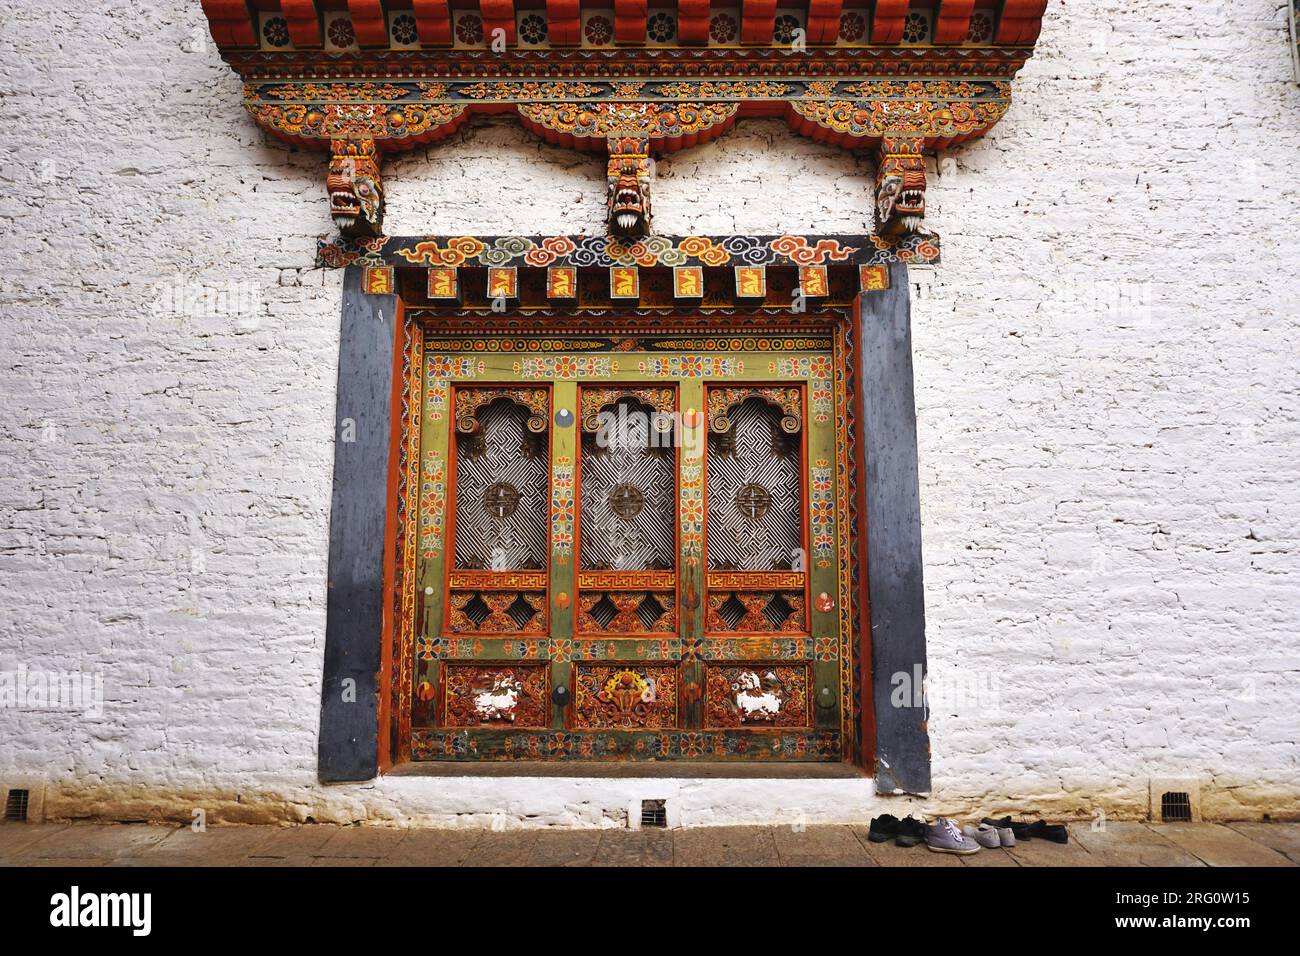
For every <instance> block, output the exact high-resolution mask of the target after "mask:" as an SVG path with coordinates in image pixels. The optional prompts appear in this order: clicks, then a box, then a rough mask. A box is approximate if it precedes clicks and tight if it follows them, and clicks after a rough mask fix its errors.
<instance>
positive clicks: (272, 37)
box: [262, 17, 289, 47]
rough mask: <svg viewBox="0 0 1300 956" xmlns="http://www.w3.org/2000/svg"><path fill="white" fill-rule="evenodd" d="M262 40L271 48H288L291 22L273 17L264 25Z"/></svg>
mask: <svg viewBox="0 0 1300 956" xmlns="http://www.w3.org/2000/svg"><path fill="white" fill-rule="evenodd" d="M262 38H263V39H264V40H266V42H267V44H268V45H269V46H274V47H282V46H288V45H289V22H288V21H287V20H285V18H284V17H271V18H270V19H269V20H267V21H266V22H265V23H263V24H262Z"/></svg>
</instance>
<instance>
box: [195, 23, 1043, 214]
mask: <svg viewBox="0 0 1300 956" xmlns="http://www.w3.org/2000/svg"><path fill="white" fill-rule="evenodd" d="M657 2H658V4H659V5H658V6H656V5H655V4H656V3H657ZM783 2H788V0H712V2H711V0H677V2H676V3H675V5H674V4H673V3H672V2H670V0H201V3H202V5H203V9H204V11H205V13H206V14H207V17H208V21H209V24H210V26H211V30H212V35H213V37H214V38H215V39H216V41H217V44H218V46H219V48H220V50H221V54H222V56H223V58H224V59H225V60H226V62H227V63H228V64H229V65H230V66H231V67H232V68H233V69H234V70H235V71H236V72H238V74H239V75H240V76H241V77H242V78H243V80H244V105H245V106H246V107H247V109H248V111H249V112H250V113H251V114H252V116H253V117H254V119H256V121H257V123H258V124H259V125H260V126H262V127H263V128H264V129H266V130H267V131H269V132H270V133H272V134H274V135H275V136H278V137H280V138H281V139H283V140H286V141H288V142H291V143H296V144H299V145H302V146H306V147H310V148H317V149H322V150H325V149H328V150H329V151H330V156H331V159H330V166H329V175H328V178H327V188H328V190H329V193H330V201H331V213H332V215H333V216H334V218H335V221H336V222H337V223H338V225H339V227H340V231H341V232H342V233H343V234H344V235H345V236H350V237H354V238H355V237H365V236H378V235H382V221H383V186H382V179H381V176H380V162H381V159H382V156H383V155H384V154H385V153H389V152H395V151H399V150H404V149H412V148H415V147H419V146H423V145H426V144H428V143H432V142H434V141H436V140H439V139H443V138H445V137H447V136H449V135H450V134H452V133H453V132H455V131H456V130H457V129H459V128H460V127H461V126H462V125H463V124H464V123H465V122H466V121H467V120H468V119H469V118H470V117H472V116H473V115H475V114H488V113H510V114H514V115H517V116H518V117H519V119H520V121H521V122H522V123H523V125H524V126H525V127H526V128H528V129H529V130H531V131H532V132H534V133H536V134H537V135H539V136H541V137H542V138H544V139H545V140H547V141H548V142H551V143H555V144H558V145H562V146H567V147H571V148H575V149H581V150H589V151H597V152H605V153H607V154H608V156H609V164H608V172H607V196H608V200H607V201H608V209H607V212H608V221H609V228H610V232H611V233H612V234H614V235H615V236H620V237H637V236H644V235H646V234H648V233H650V231H651V227H650V181H651V177H652V171H653V164H652V161H651V156H652V155H653V154H655V153H668V152H672V151H675V150H679V149H684V148H686V147H690V146H694V145H697V144H699V143H704V142H708V141H709V140H712V139H715V138H716V137H718V136H720V135H721V134H722V133H724V132H726V131H727V130H728V129H730V128H731V127H732V126H733V125H734V124H735V122H736V121H737V120H738V119H740V118H743V117H749V116H766V117H783V118H784V119H785V120H786V121H787V122H788V123H789V124H790V126H791V127H792V128H793V129H794V130H795V131H797V132H799V133H801V134H803V135H806V136H809V137H812V138H814V139H817V140H821V141H824V142H828V143H833V144H836V145H838V146H842V147H846V148H849V149H863V150H870V151H873V152H874V153H875V154H876V156H877V177H876V197H875V215H876V225H877V231H878V232H879V233H880V234H881V235H882V236H886V237H899V236H906V235H909V234H918V233H919V234H926V233H925V228H924V213H925V184H926V182H925V164H924V159H923V155H924V153H925V151H927V150H934V149H941V148H946V147H948V146H951V145H953V144H955V143H960V142H962V141H964V140H968V139H972V138H974V137H978V136H981V135H983V134H984V133H985V132H987V131H988V130H989V129H990V128H992V126H993V125H994V124H996V123H997V122H998V120H999V119H1001V118H1002V116H1003V115H1004V114H1005V113H1006V111H1007V108H1008V106H1009V104H1010V97H1011V81H1012V79H1013V78H1014V76H1015V75H1016V73H1017V71H1018V70H1019V69H1020V68H1021V67H1022V66H1023V65H1024V63H1025V61H1026V60H1027V58H1028V57H1029V56H1030V55H1031V54H1032V52H1033V45H1034V42H1035V40H1036V39H1037V37H1038V32H1039V29H1040V26H1041V22H1042V17H1043V13H1044V11H1045V8H1046V6H1047V0H921V2H914V0H874V2H871V0H802V2H799V3H794V2H789V5H788V6H781V3H783Z"/></svg>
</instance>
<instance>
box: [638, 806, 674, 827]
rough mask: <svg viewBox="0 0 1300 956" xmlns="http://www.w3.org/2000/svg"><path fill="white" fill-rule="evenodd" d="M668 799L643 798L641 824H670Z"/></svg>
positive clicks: (652, 825) (661, 825) (660, 825)
mask: <svg viewBox="0 0 1300 956" xmlns="http://www.w3.org/2000/svg"><path fill="white" fill-rule="evenodd" d="M666 804H667V801H666V800H642V801H641V826H642V827H666V826H668V807H667V805H666Z"/></svg>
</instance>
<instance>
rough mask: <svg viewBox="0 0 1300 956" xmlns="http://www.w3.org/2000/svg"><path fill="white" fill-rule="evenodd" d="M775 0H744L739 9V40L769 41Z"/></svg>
mask: <svg viewBox="0 0 1300 956" xmlns="http://www.w3.org/2000/svg"><path fill="white" fill-rule="evenodd" d="M776 3H777V0H745V2H744V6H743V7H741V11H740V42H741V43H771V42H772V29H773V25H774V24H775V22H776Z"/></svg>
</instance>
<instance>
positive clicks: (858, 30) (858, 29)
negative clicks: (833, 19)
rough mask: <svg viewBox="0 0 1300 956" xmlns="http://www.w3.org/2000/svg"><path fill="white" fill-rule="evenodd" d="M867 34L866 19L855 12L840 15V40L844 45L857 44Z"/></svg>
mask: <svg viewBox="0 0 1300 956" xmlns="http://www.w3.org/2000/svg"><path fill="white" fill-rule="evenodd" d="M866 33H867V19H866V17H864V16H863V15H862V14H860V13H857V12H856V11H849V12H848V13H844V14H841V15H840V39H841V40H843V41H844V42H845V43H857V42H858V41H859V40H861V39H862V38H863V37H864V36H865V35H866Z"/></svg>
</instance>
